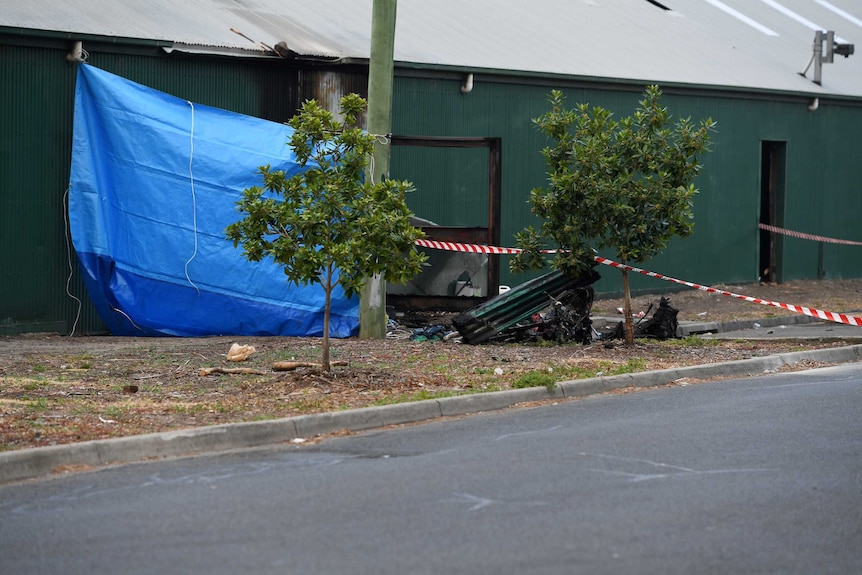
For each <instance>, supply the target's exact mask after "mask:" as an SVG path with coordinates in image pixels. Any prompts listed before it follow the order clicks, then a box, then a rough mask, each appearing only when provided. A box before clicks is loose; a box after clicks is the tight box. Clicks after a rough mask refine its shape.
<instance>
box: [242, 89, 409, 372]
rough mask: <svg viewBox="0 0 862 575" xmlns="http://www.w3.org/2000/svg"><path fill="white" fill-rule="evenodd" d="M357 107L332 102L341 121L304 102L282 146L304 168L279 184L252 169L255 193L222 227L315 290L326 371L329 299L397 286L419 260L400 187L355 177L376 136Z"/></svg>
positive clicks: (350, 99)
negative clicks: (321, 299)
mask: <svg viewBox="0 0 862 575" xmlns="http://www.w3.org/2000/svg"><path fill="white" fill-rule="evenodd" d="M365 107H366V101H365V100H364V99H363V98H361V97H360V96H358V95H357V94H350V95H347V96H345V97H343V98H342V99H341V113H342V116H343V118H344V119H343V121H341V122H339V121H338V120H336V119H335V117H334V116H333V114H332V113H330V112H328V111H327V110H325V109H323V108H321V107H320V105H319V104H318V103H317V102H316V101H314V100H309V101H307V102H305V103H304V104H303V105H302V109H301V111H300V112H299V113H298V114H297V115H296V116H294V117H293V118H292V119H291V120H290V121H289V122H288V123H289V125H290V126H291V127H292V128H293V129H294V133H293V135H292V136H291V138H290V146H291V147H292V148H293V150H294V153H295V154H296V158H297V163H298V164H299V166H301V167H303V168H305V169H304V170H303V171H302V172H300V173H298V174H296V175H293V176H291V177H288V176H287V175H286V174H285V173H284V172H283V171H273V170H271V169H270V166H263V167H261V168H260V173H261V175H262V176H263V182H264V185H263V187H258V186H254V187H251V188H248V189H246V190H245V191H244V192H243V197H242V199H241V200H240V201H239V202H237V206H238V210H239V211H240V212H242V213H243V214H245V217H244V218H243V219H242V220H240V221H238V222H236V223H234V224H231V225H230V226H229V227H228V228H227V231H226V233H227V237H228V239H230V240H233V243H234V246H238V245H239V244H242V247H243V253H244V255H245V257H246V258H247V259H249V260H251V261H260V260H262V259H263V258H266V257H270V258H272V259H274V260H275V261H276V262H277V263H278V264H280V265H282V266H284V273H285V275H286V276H287V279H288V280H289V281H291V282H293V283H295V284H297V285H299V284H304V285H307V284H309V283H312V284H319V285H320V286H321V287H322V288H323V291H324V294H325V305H324V315H323V360H322V364H323V366H324V369H325V370H326V371H330V369H331V363H330V360H329V348H330V342H329V318H330V309H331V302H332V293H333V291H334V290H335V288H336V287H337V286H341V289H342V290H343V291H344V294H345V295H346V296H347V297H351V296H353V295H354V294H357V293H358V292H359V291H360V290H361V289H362V286H363V284H364V282H365V281H366V278H368V277H371V276H373V275H375V274H380V275H381V276H383V278H384V279H385V280H386V281H391V282H395V283H404V282H406V281H407V280H409V279H410V278H412V277H413V276H415V275H416V274H417V273H419V271H420V270H421V267H422V264H423V262H424V261H425V256H424V255H423V254H421V253H420V252H418V251H417V250H416V246H415V241H416V240H417V239H420V238H422V237H424V234H423V233H422V231H421V230H419V229H417V228H415V227H413V226H412V225H411V224H410V219H409V218H410V216H411V215H412V214H411V212H410V211H409V210H408V208H407V204H406V202H405V194H406V193H407V192H408V191H411V190H412V185H411V184H410V183H409V182H403V181H393V180H389V179H384V180H383V181H381V182H370V181H367V180H365V179H364V173H365V168H366V166H367V163H368V161H369V158H370V157H371V153H372V150H373V145H374V139H375V136H374V135H372V134H369V133H367V132H365V131H363V130H362V129H361V128H359V127H358V125H357V118H358V116H359V115H360V114H361V113H362V112H363V111H364V110H365Z"/></svg>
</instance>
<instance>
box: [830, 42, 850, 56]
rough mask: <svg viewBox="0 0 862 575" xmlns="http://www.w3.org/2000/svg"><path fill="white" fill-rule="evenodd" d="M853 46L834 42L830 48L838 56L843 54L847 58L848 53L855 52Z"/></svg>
mask: <svg viewBox="0 0 862 575" xmlns="http://www.w3.org/2000/svg"><path fill="white" fill-rule="evenodd" d="M855 50H856V49H855V47H854V45H853V44H838V43H837V42H836V43H835V47H834V48H833V49H832V52H833V53H835V54H838V55H839V56H844V57H845V58H847V57H848V56H850V54H853V53H854V52H855Z"/></svg>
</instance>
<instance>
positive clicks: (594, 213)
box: [511, 86, 715, 345]
mask: <svg viewBox="0 0 862 575" xmlns="http://www.w3.org/2000/svg"><path fill="white" fill-rule="evenodd" d="M661 95H662V93H661V90H660V89H659V87H658V86H648V87H647V88H646V90H645V92H644V96H643V100H641V101H640V104H639V106H638V108H637V110H636V111H635V113H634V115H633V116H630V117H627V118H623V119H621V120H619V121H617V120H614V119H613V117H612V114H611V113H610V112H609V111H607V110H605V109H603V108H600V107H595V108H592V109H590V108H589V106H588V105H587V104H580V105H578V106H577V107H576V108H575V109H574V110H568V109H566V108H565V98H564V97H563V94H562V93H561V92H559V91H553V92H552V93H551V96H550V98H549V102H550V104H551V110H550V111H549V112H547V113H545V114H544V115H543V116H541V117H539V118H536V119H535V120H533V121H534V123H535V124H536V125H537V126H538V128H539V129H540V130H541V131H542V132H544V133H545V134H546V135H547V136H548V137H549V138H551V139H552V140H554V142H555V144H554V146H552V147H547V148H545V149H544V150H543V151H542V154H543V156H544V157H545V160H546V162H547V164H548V187H547V188H537V189H534V190H532V191H531V192H530V202H531V204H532V208H533V212H534V213H535V214H536V215H538V216H539V217H541V218H544V222H543V223H542V227H541V229H540V230H535V229H534V228H532V227H529V228H527V229H526V230H524V231H522V232H520V233H519V234H517V236H516V240H517V242H518V245H519V246H520V247H522V248H523V249H524V252H523V253H521V254H519V255H518V256H516V257H514V258H513V259H512V262H511V267H512V269H513V270H514V271H521V270H525V269H535V268H538V267H541V265H543V264H544V259H543V258H542V256H541V253H540V249H541V247H542V245H543V243H545V242H546V241H550V242H551V243H552V244H554V245H555V246H556V247H558V248H559V250H560V251H559V252H558V253H557V255H556V258H555V261H554V265H555V266H556V267H558V268H560V269H564V270H567V271H569V272H570V273H573V274H578V273H582V272H583V271H584V270H586V269H587V268H588V267H590V266H592V265H595V263H594V255H595V252H594V251H593V249H592V247H591V244H592V243H595V244H596V245H597V246H598V247H599V248H611V249H613V250H615V252H616V257H617V259H618V260H619V261H620V262H621V263H623V264H627V263H640V262H644V261H647V260H649V259H651V258H652V257H654V256H655V255H657V254H659V253H661V252H662V251H663V250H664V248H665V247H666V246H667V243H668V241H669V240H670V238H672V237H673V236H679V237H686V236H688V235H689V234H691V232H692V230H693V228H694V220H693V214H692V209H691V208H692V202H693V198H694V195H695V194H696V193H697V189H696V188H695V187H694V184H693V183H692V182H693V180H694V178H695V176H696V175H697V173H698V171H699V170H700V167H701V164H700V162H699V160H698V155H701V154H703V153H705V152H707V151H708V150H709V133H710V132H711V131H713V130H714V128H715V123H714V122H713V121H712V120H711V119H706V120H703V121H701V123H700V124H699V125H698V126H695V125H694V124H693V123H692V122H691V121H690V120H689V119H687V118H686V119H682V120H680V121H679V122H677V124H676V125H675V126H674V127H673V128H672V129H671V128H670V127H669V126H668V124H669V121H670V115H669V113H668V110H667V108H664V107H662V106H661V105H660V99H661ZM622 277H623V291H624V293H625V308H624V310H623V311H624V315H625V322H626V330H625V334H626V343H627V344H629V345H631V344H632V343H634V330H633V326H632V320H631V295H630V291H629V281H628V272H627V270H625V269H622Z"/></svg>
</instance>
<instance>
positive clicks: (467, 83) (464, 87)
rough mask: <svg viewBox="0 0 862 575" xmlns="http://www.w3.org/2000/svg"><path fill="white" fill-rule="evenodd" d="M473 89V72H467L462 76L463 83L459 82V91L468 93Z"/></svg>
mask: <svg viewBox="0 0 862 575" xmlns="http://www.w3.org/2000/svg"><path fill="white" fill-rule="evenodd" d="M472 91H473V74H467V76H465V77H464V83H463V84H461V93H462V94H469V93H470V92H472Z"/></svg>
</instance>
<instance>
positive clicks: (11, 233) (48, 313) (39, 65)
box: [0, 45, 83, 333]
mask: <svg viewBox="0 0 862 575" xmlns="http://www.w3.org/2000/svg"><path fill="white" fill-rule="evenodd" d="M0 62H2V65H0V101H2V103H3V104H2V106H0V205H2V210H0V333H4V332H5V333H9V332H14V330H16V329H17V328H16V327H15V326H16V325H19V324H21V323H28V324H39V325H41V326H42V327H43V328H44V329H51V330H58V331H62V330H64V329H69V328H71V325H72V323H73V321H74V318H75V315H76V313H77V304H76V302H75V301H74V300H73V299H72V298H70V297H69V296H68V295H67V294H66V293H65V286H66V275H67V273H68V271H67V270H68V261H67V257H66V245H67V244H66V238H65V233H64V230H65V225H64V217H65V209H64V206H63V197H64V192H65V189H66V185H67V182H68V174H69V153H68V150H69V144H70V142H71V134H72V106H73V86H74V69H73V67H72V65H71V64H69V63H68V62H66V60H65V58H64V54H63V53H62V52H58V51H56V50H50V49H18V48H12V47H10V46H5V45H0ZM74 265H75V267H76V266H77V263H75V264H74ZM70 289H71V291H72V292H73V293H78V294H81V293H82V291H83V290H82V289H81V286H80V283H79V282H77V281H74V282H72V284H71V286H70Z"/></svg>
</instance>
